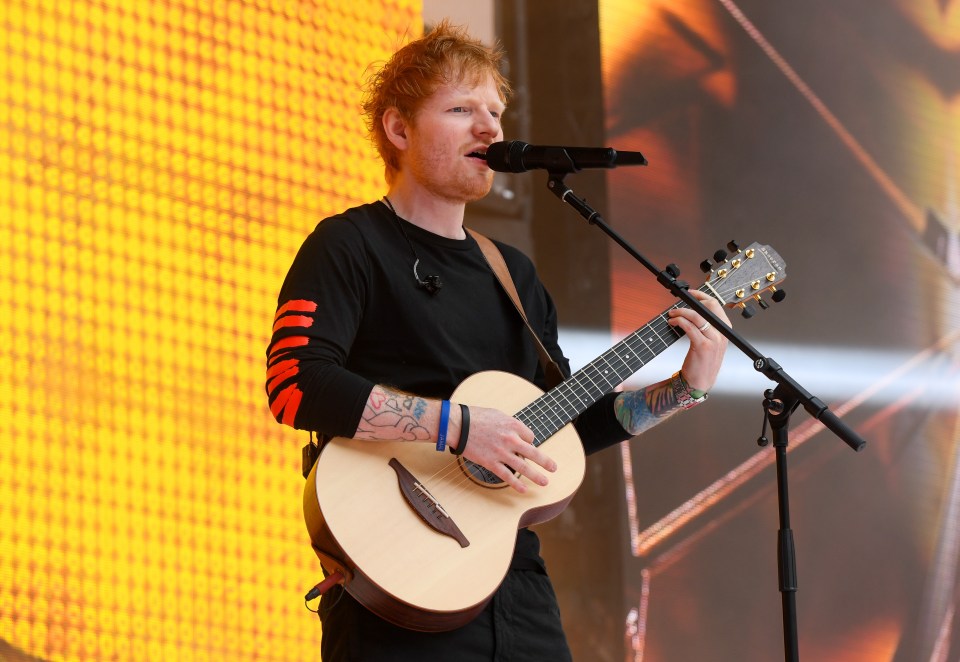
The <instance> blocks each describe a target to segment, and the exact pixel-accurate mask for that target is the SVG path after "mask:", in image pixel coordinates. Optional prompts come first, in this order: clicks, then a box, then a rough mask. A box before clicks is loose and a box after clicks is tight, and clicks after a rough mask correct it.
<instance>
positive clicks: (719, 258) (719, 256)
mask: <svg viewBox="0 0 960 662" xmlns="http://www.w3.org/2000/svg"><path fill="white" fill-rule="evenodd" d="M726 259H727V252H726V251H724V250H719V251H717V252H716V253H714V254H713V261H714V262H723V261H725V260H726Z"/></svg>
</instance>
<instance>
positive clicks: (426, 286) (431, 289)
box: [404, 233, 443, 295]
mask: <svg viewBox="0 0 960 662" xmlns="http://www.w3.org/2000/svg"><path fill="white" fill-rule="evenodd" d="M404 234H406V233H404ZM408 241H409V240H408ZM410 248H413V246H412V245H411V246H410ZM413 255H414V257H416V255H417V253H416V251H414V253H413ZM419 265H420V258H419V257H417V259H416V261H415V262H414V263H413V278H414V279H415V280H416V281H417V287H419V288H420V289H422V290H426V291H427V293H428V294H430V295H435V294H436V293H437V292H439V291H440V288H441V287H443V282H442V281H441V280H440V276H424V277H423V278H421V277H420V274H418V273H417V267H418V266H419Z"/></svg>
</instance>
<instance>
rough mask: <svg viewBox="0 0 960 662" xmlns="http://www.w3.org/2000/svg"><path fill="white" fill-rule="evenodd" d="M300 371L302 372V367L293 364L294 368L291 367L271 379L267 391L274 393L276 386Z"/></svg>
mask: <svg viewBox="0 0 960 662" xmlns="http://www.w3.org/2000/svg"><path fill="white" fill-rule="evenodd" d="M299 372H300V369H299V368H297V366H293V367H292V368H290V369H289V370H287V371H286V372H283V373H281V374H280V375H278V376H277V377H274V378H273V379H271V380H270V381H269V382H268V383H267V393H273V390H274V389H275V388H277V386H279V385H280V384H282V383H283V382H285V381H287V380H288V379H290V378H291V377H293V376H295V375H296V374H297V373H299Z"/></svg>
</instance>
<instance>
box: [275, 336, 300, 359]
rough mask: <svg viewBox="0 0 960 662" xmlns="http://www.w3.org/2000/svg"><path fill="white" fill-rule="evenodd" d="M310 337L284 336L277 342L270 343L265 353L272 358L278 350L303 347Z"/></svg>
mask: <svg viewBox="0 0 960 662" xmlns="http://www.w3.org/2000/svg"><path fill="white" fill-rule="evenodd" d="M309 342H310V339H309V338H307V337H306V336H290V337H289V338H284V339H283V340H278V341H277V342H275V343H273V344H272V345H270V347H269V349H268V350H267V353H268V354H269V355H270V358H271V359H273V357H274V356H276V355H277V354H278V353H279V352H280V350H283V349H289V348H291V347H303V346H304V345H306V344H308V343H309Z"/></svg>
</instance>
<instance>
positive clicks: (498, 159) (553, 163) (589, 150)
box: [475, 140, 647, 173]
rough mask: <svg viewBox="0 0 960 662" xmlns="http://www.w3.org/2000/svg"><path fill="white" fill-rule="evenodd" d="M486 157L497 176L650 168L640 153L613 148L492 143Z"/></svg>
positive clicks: (488, 164)
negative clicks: (499, 174) (590, 169)
mask: <svg viewBox="0 0 960 662" xmlns="http://www.w3.org/2000/svg"><path fill="white" fill-rule="evenodd" d="M475 155H476V156H483V158H484V159H486V161H487V167H489V168H490V169H491V170H495V171H497V172H526V171H528V170H538V169H542V170H548V171H549V172H551V173H569V172H579V171H580V170H583V169H584V168H616V167H617V166H628V165H647V160H646V159H645V158H644V157H643V154H641V153H640V152H618V151H617V150H615V149H613V148H612V147H553V146H548V145H530V144H528V143H525V142H523V141H520V140H509V141H505V142H498V143H493V144H491V145H490V146H489V147H487V153H486V154H483V155H481V154H475Z"/></svg>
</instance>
